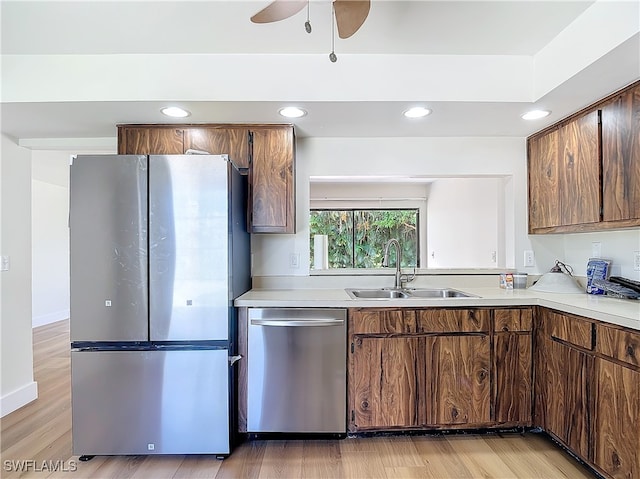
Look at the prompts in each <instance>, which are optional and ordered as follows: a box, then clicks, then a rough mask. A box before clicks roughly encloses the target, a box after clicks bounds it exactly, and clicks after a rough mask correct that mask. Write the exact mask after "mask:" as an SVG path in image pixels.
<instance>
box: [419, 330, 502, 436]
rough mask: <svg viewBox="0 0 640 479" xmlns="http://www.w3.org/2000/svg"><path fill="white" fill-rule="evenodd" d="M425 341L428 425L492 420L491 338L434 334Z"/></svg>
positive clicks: (479, 422) (474, 422) (470, 423)
mask: <svg viewBox="0 0 640 479" xmlns="http://www.w3.org/2000/svg"><path fill="white" fill-rule="evenodd" d="M425 343H426V346H425V350H426V355H427V357H426V368H427V369H426V384H425V397H426V402H427V424H429V425H457V424H469V425H474V424H486V423H489V421H490V419H491V417H490V401H491V397H490V391H491V387H490V382H491V381H490V360H489V357H490V345H489V337H488V336H485V335H482V336H432V337H427V338H425Z"/></svg>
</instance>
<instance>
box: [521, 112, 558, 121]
mask: <svg viewBox="0 0 640 479" xmlns="http://www.w3.org/2000/svg"><path fill="white" fill-rule="evenodd" d="M550 113H551V112H550V111H549V110H531V111H528V112H526V113H525V114H524V115H522V117H521V118H522V119H523V120H539V119H540V118H544V117H545V116H549V114H550Z"/></svg>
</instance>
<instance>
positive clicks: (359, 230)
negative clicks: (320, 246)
mask: <svg viewBox="0 0 640 479" xmlns="http://www.w3.org/2000/svg"><path fill="white" fill-rule="evenodd" d="M309 230H310V235H311V236H310V245H311V265H312V267H313V257H314V251H313V247H314V242H313V237H314V235H327V236H328V239H329V248H328V250H329V251H328V253H329V254H328V256H329V258H328V260H329V261H328V262H329V268H380V267H381V265H382V257H383V255H384V245H385V244H386V243H387V241H389V240H390V239H391V238H396V239H397V240H398V241H399V242H400V246H401V247H402V267H413V266H419V265H418V260H417V258H418V210H417V209H410V210H311V211H310V215H309ZM389 263H390V264H391V265H394V266H395V264H396V263H395V248H391V255H390V258H389Z"/></svg>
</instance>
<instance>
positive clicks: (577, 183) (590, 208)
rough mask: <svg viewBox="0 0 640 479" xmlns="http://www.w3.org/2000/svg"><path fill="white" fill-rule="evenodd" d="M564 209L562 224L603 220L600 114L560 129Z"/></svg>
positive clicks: (562, 204)
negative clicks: (601, 210)
mask: <svg viewBox="0 0 640 479" xmlns="http://www.w3.org/2000/svg"><path fill="white" fill-rule="evenodd" d="M559 140H560V142H559V146H560V158H559V159H560V169H559V175H560V206H561V221H562V223H561V224H562V225H576V224H584V223H596V222H598V221H600V157H599V151H598V146H599V142H598V111H597V110H595V111H592V112H591V113H588V114H586V115H583V116H581V117H579V118H576V119H575V120H573V121H570V122H569V123H566V124H565V125H563V126H561V127H560V131H559Z"/></svg>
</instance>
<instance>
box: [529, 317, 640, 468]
mask: <svg viewBox="0 0 640 479" xmlns="http://www.w3.org/2000/svg"><path fill="white" fill-rule="evenodd" d="M560 326H562V327H560ZM535 337H536V344H535V349H536V351H535V362H534V368H535V378H536V379H535V415H534V424H536V425H539V426H541V427H542V428H543V429H544V430H545V431H547V432H548V433H550V434H552V435H553V436H554V437H555V438H557V439H558V440H560V441H561V442H562V443H563V444H564V445H565V446H567V447H568V448H569V449H570V450H571V451H573V452H574V453H575V454H577V455H578V456H579V457H580V458H581V459H583V460H584V461H585V462H587V463H588V464H589V465H591V466H592V467H593V468H594V469H596V470H597V471H598V472H599V473H600V474H602V475H603V476H604V477H608V478H614V479H635V478H640V454H639V451H640V425H639V422H640V367H638V364H637V362H638V361H637V358H636V346H637V344H640V333H639V332H638V331H633V330H629V329H625V328H621V327H619V326H612V325H605V324H603V323H599V322H597V321H589V320H586V319H584V318H581V317H577V316H573V315H569V314H563V313H558V312H552V311H549V310H546V309H541V311H540V314H539V315H538V318H537V328H536V336H535Z"/></svg>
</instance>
